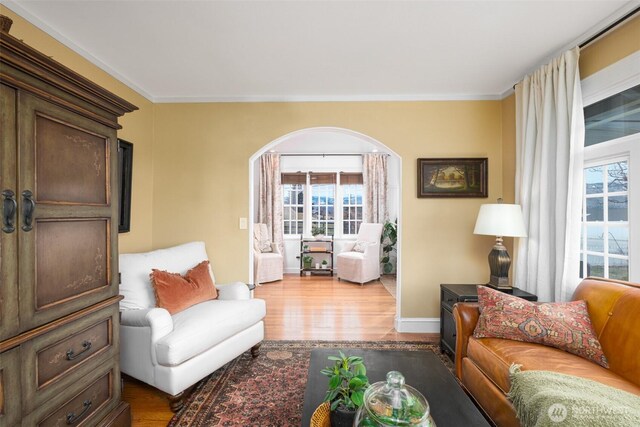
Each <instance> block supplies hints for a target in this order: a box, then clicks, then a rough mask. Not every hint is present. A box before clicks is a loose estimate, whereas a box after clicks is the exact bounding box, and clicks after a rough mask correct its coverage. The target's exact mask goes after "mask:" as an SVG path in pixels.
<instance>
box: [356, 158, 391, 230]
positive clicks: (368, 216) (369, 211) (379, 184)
mask: <svg viewBox="0 0 640 427" xmlns="http://www.w3.org/2000/svg"><path fill="white" fill-rule="evenodd" d="M387 157H388V156H387V155H386V154H382V153H370V154H364V155H363V156H362V179H363V184H364V193H365V194H364V199H365V203H366V206H365V210H364V211H365V212H364V214H365V220H364V222H375V223H380V224H384V222H385V221H387V220H388V219H389V210H388V207H387V186H388V185H387Z"/></svg>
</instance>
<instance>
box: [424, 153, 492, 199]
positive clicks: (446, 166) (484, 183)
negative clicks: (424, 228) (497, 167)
mask: <svg viewBox="0 0 640 427" xmlns="http://www.w3.org/2000/svg"><path fill="white" fill-rule="evenodd" d="M488 166H489V159H487V158H486V157H480V158H445V159H418V197H487V196H488V182H489V181H488Z"/></svg>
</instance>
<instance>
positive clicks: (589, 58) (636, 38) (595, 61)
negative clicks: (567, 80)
mask: <svg viewBox="0 0 640 427" xmlns="http://www.w3.org/2000/svg"><path fill="white" fill-rule="evenodd" d="M639 50H640V15H638V16H636V17H635V18H633V19H631V20H629V21H627V22H626V23H625V24H624V25H622V26H620V27H618V28H616V29H615V30H614V31H612V32H610V33H609V34H607V35H606V37H603V38H601V39H600V40H598V41H596V42H594V43H592V44H590V45H589V46H587V47H585V48H584V49H582V51H581V52H580V77H581V78H583V79H584V78H585V77H589V76H590V75H592V74H594V73H596V72H598V71H600V70H602V69H603V68H605V67H607V66H609V65H611V64H613V63H614V62H617V61H619V60H621V59H622V58H624V57H626V56H629V55H631V54H632V53H634V52H637V51H639Z"/></svg>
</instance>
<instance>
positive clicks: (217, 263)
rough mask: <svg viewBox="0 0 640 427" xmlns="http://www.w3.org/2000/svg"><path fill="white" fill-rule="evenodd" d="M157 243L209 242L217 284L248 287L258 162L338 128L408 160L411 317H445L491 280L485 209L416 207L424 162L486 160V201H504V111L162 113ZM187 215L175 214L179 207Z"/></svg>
mask: <svg viewBox="0 0 640 427" xmlns="http://www.w3.org/2000/svg"><path fill="white" fill-rule="evenodd" d="M155 111H156V120H155V121H154V123H155V130H154V133H155V143H154V150H153V156H154V184H155V186H154V197H153V205H154V220H153V244H154V246H156V247H162V246H167V245H173V244H177V243H182V242H187V241H190V240H195V239H202V240H204V241H205V242H206V245H207V250H208V252H209V256H210V258H211V260H212V264H213V267H214V269H215V272H216V276H217V280H219V281H221V282H224V281H229V280H247V279H248V269H249V266H248V252H249V248H248V232H247V230H240V229H239V228H238V218H239V217H248V216H249V196H248V191H249V182H248V176H249V162H248V160H249V158H250V157H251V156H252V155H253V154H254V153H255V152H256V151H258V150H259V149H260V148H261V147H263V146H264V145H266V144H268V143H269V142H271V141H272V140H274V139H276V138H278V137H280V136H282V135H285V134H287V133H289V132H292V131H295V130H299V129H303V128H309V127H316V126H335V127H341V128H347V129H352V130H355V131H358V132H361V133H364V134H366V135H369V136H371V137H373V138H375V139H377V140H379V141H380V142H382V143H383V144H385V145H387V146H388V147H389V148H391V149H392V150H394V151H395V152H396V153H398V154H399V155H400V156H401V157H402V160H403V182H402V185H403V191H402V204H403V205H402V211H403V217H402V223H403V229H402V240H403V244H402V253H403V260H402V263H403V265H402V287H403V289H402V316H403V317H438V316H439V308H438V305H439V285H440V283H477V282H478V281H480V282H482V281H484V280H486V279H487V278H488V275H489V271H488V264H487V261H486V257H487V254H488V252H489V250H490V247H491V245H492V241H493V239H492V238H490V237H482V236H474V235H473V226H474V224H475V219H476V215H477V212H478V209H479V206H480V204H482V203H484V202H486V200H485V199H460V200H451V199H418V198H417V197H416V191H417V190H416V182H417V179H416V173H417V170H416V169H417V166H416V159H417V158H419V157H475V156H477V157H485V156H486V157H489V200H495V199H496V198H497V197H499V196H500V195H501V193H502V147H501V132H502V130H501V103H500V101H476V102H471V101H469V102H368V103H367V102H335V103H328V102H327V103H321V102H319V103H238V104H229V103H219V104H158V105H156V110H155ZM176 204H178V206H176Z"/></svg>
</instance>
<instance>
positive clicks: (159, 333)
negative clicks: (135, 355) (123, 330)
mask: <svg viewBox="0 0 640 427" xmlns="http://www.w3.org/2000/svg"><path fill="white" fill-rule="evenodd" d="M120 324H122V325H123V326H138V327H149V328H151V330H152V340H153V341H156V340H158V339H160V338H162V337H163V336H165V335H167V334H169V332H171V331H173V319H172V318H171V315H170V314H169V312H168V311H167V310H165V309H164V308H148V309H145V310H123V311H122V312H121V316H120Z"/></svg>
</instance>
